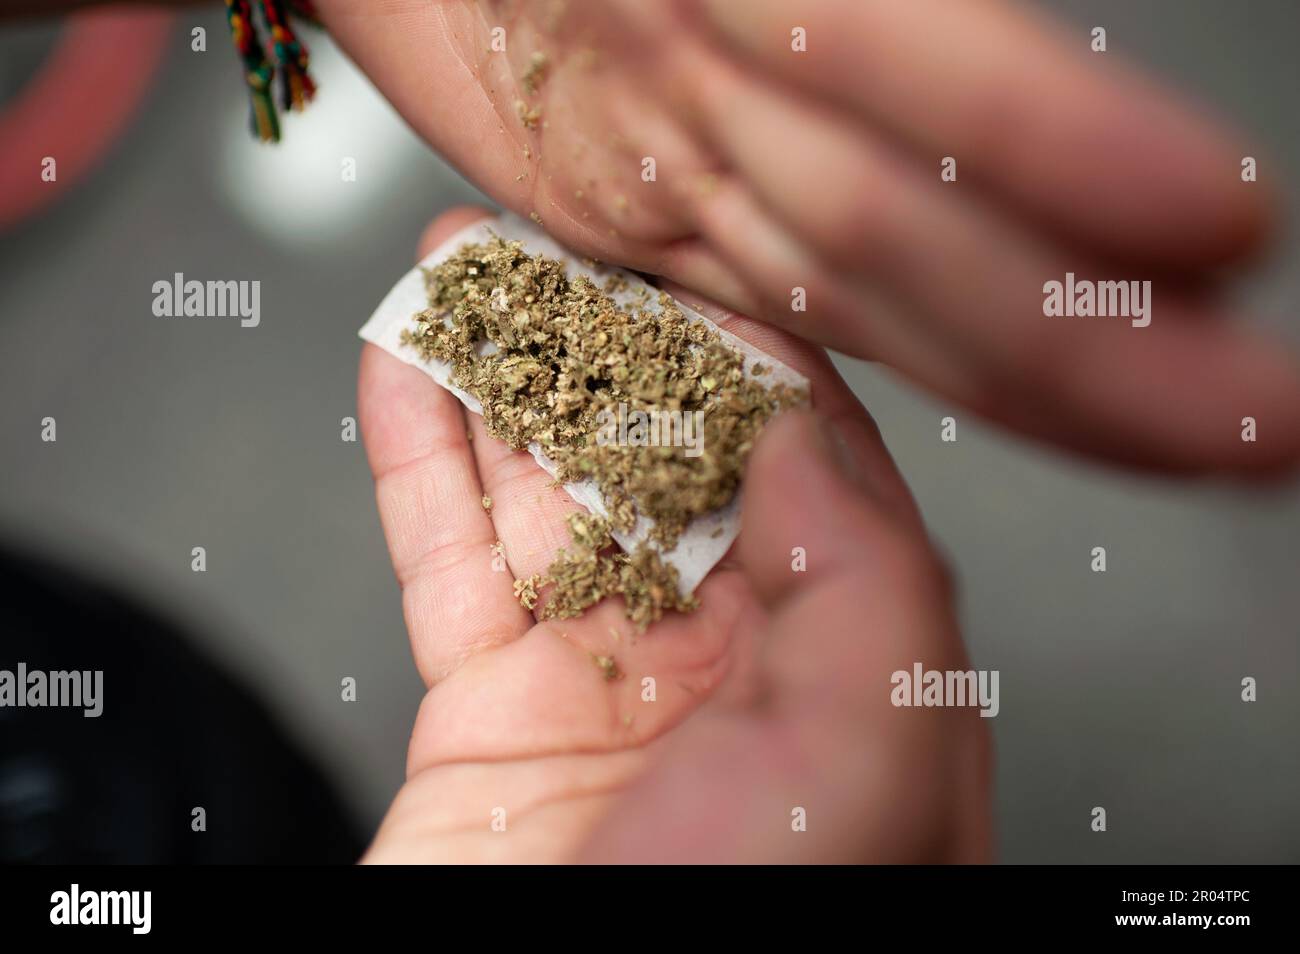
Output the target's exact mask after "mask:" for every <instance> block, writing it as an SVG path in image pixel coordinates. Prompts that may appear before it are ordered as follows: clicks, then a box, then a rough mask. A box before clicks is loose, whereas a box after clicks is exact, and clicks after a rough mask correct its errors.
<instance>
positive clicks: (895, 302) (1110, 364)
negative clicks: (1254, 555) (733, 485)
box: [699, 71, 1300, 473]
mask: <svg viewBox="0 0 1300 954" xmlns="http://www.w3.org/2000/svg"><path fill="white" fill-rule="evenodd" d="M701 103H702V104H703V108H704V110H705V111H706V113H709V114H710V115H711V116H712V120H713V121H712V122H711V123H710V124H709V126H710V128H712V129H713V130H714V132H713V135H714V137H715V139H716V140H717V141H718V143H719V145H720V147H721V148H722V149H723V150H724V151H725V152H726V153H727V154H728V155H729V156H730V157H731V158H732V160H733V161H734V163H735V164H736V167H737V169H738V170H739V172H741V173H742V174H743V175H744V176H745V180H746V181H747V182H749V183H750V184H751V185H752V186H753V187H754V189H755V190H756V191H757V196H751V195H747V194H745V192H744V190H743V189H740V188H738V187H733V186H731V185H730V184H727V185H724V186H723V187H722V188H720V189H719V190H718V191H717V192H716V193H715V194H714V195H712V196H710V197H707V198H706V199H704V200H702V201H701V204H700V207H699V208H700V226H701V229H702V231H703V232H704V234H706V235H707V236H708V237H709V238H710V239H711V240H712V241H713V242H714V243H715V244H716V245H717V246H718V247H719V248H721V249H722V250H723V252H724V254H725V256H726V258H727V260H728V262H729V263H730V264H731V265H732V266H733V267H734V268H735V269H736V270H737V271H738V272H739V273H740V274H742V275H744V276H746V277H748V278H749V279H750V280H751V281H752V282H753V283H754V285H755V286H756V287H758V288H760V289H761V290H762V291H763V292H764V296H765V298H766V299H767V301H768V302H769V308H768V310H765V311H763V312H762V314H761V317H764V318H769V319H771V320H773V321H777V322H779V323H781V324H782V325H783V326H785V327H787V328H790V329H792V330H798V329H803V333H813V332H811V329H812V328H814V327H815V328H816V329H817V331H816V332H815V333H816V335H817V336H818V337H819V339H820V340H822V341H825V342H826V343H828V344H830V345H832V346H835V347H838V348H841V349H843V350H847V351H849V352H850V353H853V354H857V355H866V356H873V357H884V358H885V359H886V360H888V361H889V363H890V364H892V365H893V366H895V367H897V368H898V369H899V370H901V371H903V372H905V373H907V374H909V375H911V376H913V377H915V378H916V379H917V380H919V381H920V382H922V383H923V384H925V385H927V386H928V387H930V388H931V389H933V390H935V391H937V392H939V393H940V394H943V395H945V396H947V397H950V398H954V399H956V400H960V401H962V402H963V403H965V404H967V405H968V406H971V407H974V408H975V409H977V410H979V411H980V412H982V413H984V414H986V415H988V416H990V417H992V418H994V419H995V420H998V421H999V422H1001V423H1004V424H1007V425H1009V426H1012V427H1014V428H1016V429H1018V430H1021V431H1024V432H1027V433H1029V434H1032V435H1034V436H1037V437H1040V438H1042V439H1045V440H1048V441H1050V442H1052V443H1055V444H1057V445H1059V446H1062V447H1067V448H1072V449H1075V450H1082V451H1086V452H1089V453H1093V454H1099V455H1102V456H1106V457H1109V458H1112V459H1115V460H1118V461H1120V462H1123V463H1127V464H1136V465H1141V466H1148V467H1152V468H1158V469H1161V470H1167V471H1173V472H1185V471H1197V470H1202V469H1223V470H1231V471H1238V472H1242V473H1260V472H1263V473H1267V472H1270V471H1273V470H1276V469H1279V468H1284V467H1286V466H1288V465H1289V464H1291V463H1292V462H1294V460H1295V459H1296V458H1297V456H1300V373H1298V372H1297V369H1296V366H1295V362H1294V361H1293V360H1291V359H1289V358H1288V357H1287V356H1286V355H1285V354H1284V353H1282V352H1281V351H1280V350H1279V349H1278V347H1277V346H1275V345H1271V344H1269V343H1267V342H1264V341H1261V340H1259V339H1258V338H1257V337H1255V336H1254V335H1252V334H1250V333H1249V332H1246V331H1242V330H1238V329H1235V328H1233V327H1230V326H1228V325H1226V323H1225V322H1223V321H1222V320H1207V319H1215V318H1218V319H1221V318H1222V317H1223V316H1221V315H1218V314H1216V313H1215V312H1214V311H1213V310H1212V309H1211V308H1209V307H1206V306H1202V305H1197V304H1194V303H1192V302H1190V301H1188V300H1186V299H1185V298H1184V297H1183V296H1182V295H1181V294H1180V292H1179V291H1178V290H1177V289H1174V288H1171V287H1170V286H1169V285H1168V284H1167V283H1165V282H1162V281H1160V280H1158V279H1157V280H1155V281H1152V284H1151V295H1150V296H1149V297H1148V299H1147V306H1148V307H1149V309H1150V311H1149V313H1148V314H1149V317H1150V319H1151V320H1150V324H1149V325H1148V326H1147V327H1142V328H1134V327H1132V326H1131V322H1130V321H1129V320H1127V319H1125V318H1116V317H1113V318H1106V319H1090V318H1089V319H1079V318H1074V319H1065V318H1048V317H1046V316H1045V315H1044V300H1045V295H1044V286H1045V284H1046V283H1047V282H1049V281H1058V282H1061V281H1064V280H1065V277H1066V274H1067V272H1070V273H1074V274H1075V275H1077V276H1078V277H1080V278H1084V279H1089V280H1096V281H1100V280H1105V279H1110V278H1120V279H1123V280H1124V282H1125V288H1126V290H1127V282H1128V280H1129V279H1140V278H1141V277H1142V274H1141V273H1140V272H1139V273H1137V274H1133V273H1128V274H1121V275H1113V274H1107V273H1106V272H1105V271H1103V270H1102V269H1100V268H1099V267H1098V266H1097V265H1096V264H1094V263H1092V262H1090V261H1089V260H1088V259H1087V258H1086V257H1084V256H1081V255H1078V254H1066V253H1063V252H1061V251H1060V250H1058V249H1056V248H1055V247H1052V246H1048V245H1045V244H1043V243H1042V242H1041V241H1039V240H1038V239H1035V238H1034V237H1033V236H1032V235H1030V234H1029V233H1027V232H1026V231H1024V229H1023V228H1022V227H1021V226H1020V225H1018V224H1016V223H1014V222H1012V221H1011V220H1009V219H1006V218H1005V217H1003V216H1002V215H1001V214H999V213H998V212H997V211H996V210H994V209H993V208H991V207H988V206H986V205H985V204H983V203H982V202H980V201H979V200H978V199H977V198H975V197H973V196H971V195H970V194H969V193H968V192H959V191H955V190H949V189H948V187H946V186H944V185H942V184H940V183H939V182H938V179H937V176H936V177H932V179H933V181H931V179H927V178H924V177H922V176H920V175H918V174H917V173H916V171H915V169H913V168H910V167H908V166H907V165H906V164H903V163H900V162H898V161H897V160H896V158H895V157H894V156H893V153H892V151H891V149H890V147H889V145H888V144H887V143H885V142H883V141H880V140H879V139H877V138H875V137H873V136H872V134H870V133H869V132H867V131H863V130H854V129H852V128H848V127H845V126H843V125H842V124H837V123H836V122H835V121H834V119H833V117H832V116H830V115H829V114H827V113H826V112H825V111H824V110H816V109H802V110H801V109H798V108H797V104H796V103H794V102H792V101H790V100H789V99H788V98H786V97H783V96H781V95H778V94H776V93H774V92H772V91H771V90H768V89H766V88H765V87H763V86H761V85H760V84H756V83H754V82H751V81H749V80H747V79H745V78H744V77H737V76H736V75H734V74H728V73H726V72H725V71H724V72H723V73H722V74H721V75H720V77H719V79H718V82H717V83H715V84H714V86H713V87H712V91H711V92H710V93H709V94H708V95H707V96H703V97H701ZM753 117H762V120H761V121H758V120H755V119H754V118H753ZM768 122H776V123H778V124H781V125H785V124H790V125H798V126H799V127H800V128H801V131H802V132H801V136H800V137H799V139H798V141H796V142H792V143H791V144H790V145H789V146H788V147H786V148H783V149H781V150H777V151H773V150H771V149H768V148H767V140H766V135H767V134H766V131H765V130H766V125H765V124H766V123H768ZM827 179H829V180H830V181H835V182H841V183H846V184H847V185H846V187H845V188H844V189H839V190H827V189H826V188H825V182H826V181H827ZM754 236H758V239H757V240H755V239H754V238H753V237H754ZM791 248H799V249H803V248H807V249H812V250H815V253H816V254H815V256H814V255H810V254H809V253H807V252H802V251H801V253H800V254H797V255H795V254H790V253H789V251H788V250H789V249H791ZM937 267H942V270H943V275H942V280H936V278H935V270H936V268H937ZM794 287H802V288H805V289H806V291H807V296H808V308H809V313H808V314H806V315H805V314H800V313H794V312H792V311H791V310H790V309H789V298H788V296H789V295H790V290H791V289H792V288H794ZM866 290H870V291H871V293H872V297H871V298H870V299H867V300H864V296H863V292H864V291H866ZM1245 417H1251V418H1254V419H1255V420H1256V422H1257V424H1259V423H1260V422H1262V421H1265V420H1267V421H1268V425H1267V426H1268V432H1269V434H1270V438H1269V441H1268V443H1267V445H1265V444H1264V443H1262V442H1254V443H1251V442H1243V441H1242V440H1241V427H1242V419H1243V418H1245Z"/></svg>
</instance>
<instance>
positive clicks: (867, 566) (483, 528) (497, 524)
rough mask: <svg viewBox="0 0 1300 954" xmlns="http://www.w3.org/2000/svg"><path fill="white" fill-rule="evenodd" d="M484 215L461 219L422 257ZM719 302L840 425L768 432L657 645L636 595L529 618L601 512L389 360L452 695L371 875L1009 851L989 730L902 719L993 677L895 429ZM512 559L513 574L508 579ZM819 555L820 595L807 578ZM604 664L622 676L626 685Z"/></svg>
mask: <svg viewBox="0 0 1300 954" xmlns="http://www.w3.org/2000/svg"><path fill="white" fill-rule="evenodd" d="M483 214H484V213H483V212H482V211H481V210H475V209H462V210H457V211H455V212H452V213H448V214H447V215H444V216H443V217H441V218H440V219H439V220H438V221H437V222H436V223H435V224H434V225H433V227H432V228H431V229H430V231H429V233H428V234H427V235H426V236H425V239H424V241H423V243H422V245H423V250H422V252H421V254H425V253H427V251H428V250H429V249H431V248H432V247H433V246H434V245H436V244H437V243H438V242H440V241H441V240H442V239H444V238H446V237H447V236H448V235H450V234H451V233H452V232H453V231H455V230H456V229H458V228H460V227H462V226H464V225H467V224H469V223H470V222H472V221H473V220H475V219H476V218H478V217H480V216H482V215H483ZM670 291H672V292H673V293H674V294H675V295H677V296H678V297H680V298H682V299H683V300H685V301H687V302H690V303H693V304H694V303H699V297H698V296H695V295H692V294H690V293H688V292H685V291H684V290H682V289H680V288H675V287H674V288H670ZM701 304H704V308H703V310H704V312H705V313H706V314H708V315H709V317H710V318H712V319H713V320H714V321H716V322H717V323H718V324H720V325H721V326H722V327H725V328H726V329H727V330H729V331H731V332H733V333H735V334H738V335H740V336H741V337H743V338H746V339H748V340H750V341H752V342H753V343H754V344H756V345H757V346H758V347H760V348H762V349H763V350H764V351H766V352H768V353H769V354H771V355H773V356H774V357H776V358H779V359H780V360H781V361H784V362H785V363H787V364H789V365H790V366H792V367H794V368H796V369H798V370H799V371H801V372H802V373H803V374H805V375H806V376H807V377H808V378H809V379H810V380H811V381H812V398H813V412H812V413H809V412H799V413H791V414H787V415H784V416H782V417H781V418H778V419H777V420H776V421H774V422H773V423H772V424H771V425H770V426H769V428H768V429H767V430H766V431H765V432H764V435H763V437H762V439H761V440H760V443H759V445H758V447H757V448H756V450H755V452H754V455H753V457H752V459H751V464H750V468H749V472H748V476H747V482H746V485H745V486H746V489H745V501H744V530H743V531H742V533H741V537H740V540H739V542H738V544H737V547H736V548H735V549H733V553H732V554H731V555H729V557H728V559H726V560H724V562H723V563H721V564H719V566H718V567H717V568H716V569H714V571H713V572H712V573H711V574H710V575H709V577H708V578H707V579H706V580H705V582H704V583H703V584H702V586H701V588H700V590H699V591H698V592H699V596H700V599H701V602H702V606H701V608H700V609H699V610H697V611H696V612H695V613H693V614H690V615H670V616H668V617H665V618H664V619H663V620H662V621H660V622H659V623H657V624H655V625H654V626H652V627H651V628H650V629H649V630H648V631H647V632H646V633H644V634H642V635H635V633H634V630H633V629H632V627H631V626H630V625H629V624H628V623H627V622H626V620H625V619H624V617H623V613H622V602H621V600H609V601H606V602H605V603H602V604H600V605H599V606H597V607H595V608H594V609H593V610H591V611H589V612H588V613H587V615H586V616H584V617H582V618H580V619H576V620H557V621H548V622H540V623H539V622H538V621H537V620H536V619H535V618H534V616H533V615H532V614H531V613H528V612H526V611H525V610H524V609H522V608H521V607H520V605H519V603H518V602H517V601H516V600H515V598H514V595H513V591H512V582H513V580H514V579H515V578H516V577H523V576H528V575H530V574H532V573H535V572H541V571H543V570H545V569H546V567H547V566H548V565H549V563H550V561H551V559H552V558H553V556H554V554H555V551H556V549H557V548H558V547H560V546H563V545H566V544H567V543H568V534H567V531H566V527H565V517H566V516H567V514H568V513H570V512H571V511H573V510H574V509H575V508H576V506H577V505H576V504H574V503H573V501H572V500H570V498H569V497H568V495H567V494H565V493H564V491H563V490H561V489H559V488H554V487H552V486H551V484H550V478H549V477H548V476H547V475H546V474H545V473H544V472H543V471H542V470H541V469H540V468H538V466H537V464H536V462H535V461H534V460H533V459H532V457H531V456H529V455H528V454H527V453H526V452H522V451H520V452H512V451H510V450H509V449H508V448H507V447H506V446H505V445H504V444H502V443H500V442H499V441H496V440H494V439H493V438H491V437H489V436H488V435H487V434H486V432H485V431H484V429H483V425H482V419H481V418H480V417H478V416H477V415H467V414H466V413H465V412H464V411H463V409H462V407H461V405H460V403H459V402H458V401H457V400H456V399H455V398H454V397H452V396H451V394H450V393H448V392H447V391H444V390H443V389H441V388H439V387H438V386H437V385H436V384H434V383H433V381H432V380H431V379H430V378H429V377H427V376H426V375H425V374H424V373H423V372H421V371H419V370H417V369H415V368H412V367H410V366H408V365H406V364H403V363H401V362H400V361H398V360H396V359H395V358H393V357H392V356H391V355H388V354H387V353H385V352H383V351H381V350H379V349H378V348H376V347H374V346H372V345H366V346H365V351H364V354H363V355H362V360H361V377H360V384H359V410H360V418H361V426H362V432H363V434H364V437H365V442H366V450H367V453H368V455H369V458H370V464H371V468H372V469H373V471H374V474H375V483H376V495H377V498H378V502H379V512H380V517H381V520H382V522H383V525H384V532H385V534H386V536H387V539H388V546H389V550H390V553H391V555H392V559H393V566H394V568H395V570H396V572H397V578H398V580H399V582H400V584H401V586H402V603H403V608H404V611H405V616H406V621H407V625H408V627H409V629H410V636H411V645H412V649H413V651H414V654H415V661H416V665H417V667H418V668H419V671H420V674H421V676H422V677H423V678H424V681H425V684H426V685H427V686H428V687H429V691H428V693H427V695H426V696H425V699H424V702H423V704H422V705H421V707H420V711H419V715H418V717H417V719H416V723H415V729H414V731H413V733H412V736H411V746H410V753H409V756H408V763H407V781H406V784H405V785H404V786H403V787H402V790H401V791H400V792H399V794H398V796H397V799H396V801H395V802H394V803H393V807H392V808H391V810H390V811H389V813H388V816H387V818H386V819H385V821H384V823H383V825H382V827H381V828H380V831H379V833H378V835H377V836H376V838H375V842H374V844H373V845H372V846H371V849H370V851H369V853H368V854H367V856H366V860H367V861H371V862H399V861H400V862H431V861H440V862H487V861H502V862H561V861H574V860H600V861H719V862H722V861H881V862H884V861H947V860H961V861H972V860H980V859H983V858H985V857H986V856H987V853H988V837H989V836H988V811H989V796H988V791H989V766H988V763H989V752H988V736H987V732H986V731H985V729H984V724H983V723H984V720H982V719H980V718H979V717H978V716H977V715H976V714H975V712H974V710H971V709H906V708H894V707H893V706H892V705H891V703H890V701H889V700H890V691H891V688H892V687H891V684H890V675H891V674H892V673H893V672H895V671H896V670H900V669H902V670H907V671H911V668H912V665H913V663H914V662H921V663H923V664H924V666H925V667H926V668H927V669H940V670H944V669H952V670H965V669H968V668H969V665H968V663H967V661H966V658H965V654H964V652H963V650H962V646H961V642H960V638H959V636H958V633H957V628H956V625H955V623H954V622H953V617H952V611H951V598H950V592H949V590H948V587H947V583H946V577H945V576H944V575H943V573H942V571H941V569H940V565H939V563H938V561H937V559H936V557H935V556H934V554H933V552H932V551H931V549H930V547H929V545H928V543H927V540H926V536H925V531H924V529H923V527H922V524H921V521H920V517H919V515H918V513H917V510H916V507H915V505H914V503H913V502H912V499H911V497H910V495H909V494H908V491H907V489H906V487H905V486H904V485H903V483H902V480H901V479H900V477H899V475H898V472H897V471H896V470H895V468H894V465H893V463H892V461H891V460H890V457H889V454H888V452H887V451H886V450H885V447H884V445H883V444H882V443H881V441H880V437H879V434H878V432H877V431H876V429H875V425H874V424H873V422H872V421H871V419H870V418H869V417H868V416H867V414H866V412H865V411H864V410H863V408H862V406H861V405H860V404H858V402H857V401H856V400H855V399H854V397H853V395H852V393H851V392H850V391H849V390H848V388H847V387H846V386H845V385H844V383H843V381H841V380H840V379H839V377H838V375H837V374H836V373H835V371H834V369H833V368H832V366H831V364H830V362H829V361H828V360H827V358H826V355H825V353H824V352H823V351H822V350H821V349H820V348H816V347H813V346H811V345H808V344H807V343H805V342H802V341H799V340H797V339H795V338H792V337H791V336H789V335H787V334H784V333H782V332H779V331H776V330H774V329H772V328H770V327H767V326H765V325H763V324H760V323H758V322H755V321H752V320H749V319H747V318H742V317H739V316H736V315H732V314H729V313H726V312H724V311H722V310H721V309H718V308H716V307H714V306H709V305H707V304H705V303H701ZM467 429H468V434H467ZM485 493H486V494H487V495H489V496H490V497H491V498H492V500H493V506H492V509H491V512H490V514H489V513H487V512H485V511H484V510H483V508H482V506H481V504H480V500H481V498H482V496H483V495H484V494H485ZM497 540H500V541H501V542H502V543H503V544H504V550H505V557H506V559H507V561H508V563H509V569H508V572H497V571H494V569H493V566H492V551H491V548H492V545H493V544H494V542H495V541H497ZM794 547H802V548H804V550H805V551H806V554H807V570H806V572H794V571H793V570H792V562H791V557H792V550H793V548H794ZM597 656H605V657H613V659H614V662H615V664H616V666H617V667H618V670H619V672H620V673H621V678H617V679H613V680H607V679H606V677H605V673H604V671H602V669H601V668H600V667H598V666H597V665H596V663H595V661H594V658H595V657H597ZM646 677H651V678H653V679H654V681H655V700H654V701H653V702H648V701H644V700H643V682H642V680H643V679H644V678H646ZM796 808H802V809H803V810H804V811H805V812H806V814H807V830H806V831H804V832H795V831H793V830H792V824H791V823H792V812H793V811H794V810H795V809H796ZM498 810H503V811H504V816H500V815H497V816H494V812H498ZM502 819H503V820H504V823H505V830H504V831H494V830H493V827H492V826H493V822H494V820H502Z"/></svg>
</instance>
